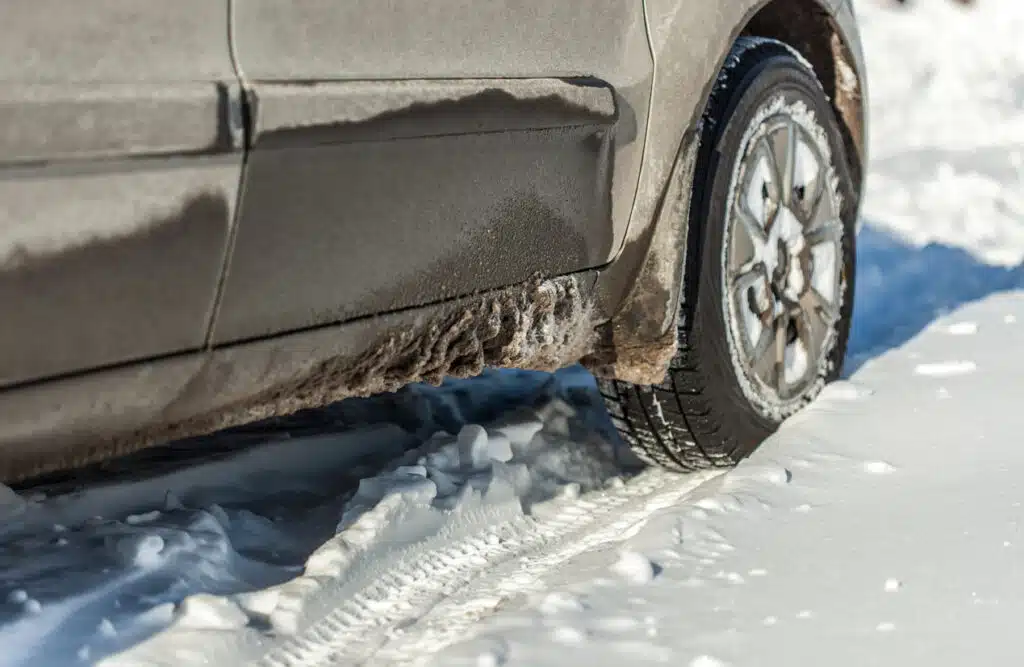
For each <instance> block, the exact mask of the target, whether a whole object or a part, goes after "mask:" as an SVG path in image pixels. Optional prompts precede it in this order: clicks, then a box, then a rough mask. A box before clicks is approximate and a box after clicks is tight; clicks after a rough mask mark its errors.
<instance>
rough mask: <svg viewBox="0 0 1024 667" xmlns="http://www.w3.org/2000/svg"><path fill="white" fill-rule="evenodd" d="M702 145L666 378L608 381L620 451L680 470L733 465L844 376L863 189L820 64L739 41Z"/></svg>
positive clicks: (604, 388)
mask: <svg viewBox="0 0 1024 667" xmlns="http://www.w3.org/2000/svg"><path fill="white" fill-rule="evenodd" d="M790 137H793V139H790ZM700 142H701V143H700V149H699V153H698V160H697V169H696V171H695V172H694V173H695V177H694V185H693V193H692V195H693V196H692V198H691V208H690V213H689V223H688V224H689V236H688V249H687V261H686V264H687V265H686V267H685V272H684V276H685V281H684V288H683V290H682V296H681V303H680V307H679V317H678V349H677V352H676V355H675V357H674V358H673V360H672V362H671V364H670V367H669V371H668V374H667V376H666V378H665V380H664V381H663V382H662V383H661V384H658V385H654V386H649V385H636V384H632V383H628V382H622V381H618V380H600V381H599V387H600V390H601V394H602V395H603V397H604V399H605V404H606V405H607V407H608V410H609V413H610V415H611V417H612V421H613V422H614V424H615V426H616V429H617V430H618V432H619V433H620V434H621V436H622V437H623V439H624V440H625V441H626V442H627V443H628V444H629V445H630V446H631V448H632V449H633V450H634V451H635V452H636V453H637V454H638V455H639V456H640V457H641V458H642V459H644V460H645V461H647V462H648V463H652V464H656V465H659V466H663V467H666V468H670V469H673V470H678V471H692V470H696V469H702V468H708V467H714V466H729V465H733V464H735V463H736V462H738V461H739V460H741V459H742V458H744V457H746V456H748V455H749V454H750V453H752V452H753V451H754V450H755V449H756V447H757V446H758V445H759V444H760V443H761V442H762V441H763V440H764V439H765V438H766V437H767V436H769V435H770V434H771V433H773V432H774V431H775V430H776V429H777V428H778V426H779V424H780V423H781V422H782V421H783V420H784V419H785V418H786V417H788V416H790V415H791V414H793V413H795V412H796V411H797V410H799V409H800V408H801V407H803V406H804V405H806V404H807V403H809V402H810V401H812V400H813V399H814V398H815V397H816V396H817V395H818V393H819V392H820V391H821V389H822V387H823V386H824V385H825V384H826V383H827V382H829V381H831V380H834V379H836V378H837V377H838V376H839V374H840V372H841V370H842V363H843V358H844V356H845V352H846V345H847V339H848V336H849V330H850V320H851V316H852V312H853V291H854V268H855V224H856V216H857V203H856V202H857V199H856V197H857V190H856V187H855V183H854V182H853V180H852V177H851V174H850V170H849V165H848V163H847V159H846V155H845V152H844V145H843V141H842V138H841V134H840V130H839V125H838V122H837V120H836V117H835V113H834V111H833V110H832V107H831V106H830V104H829V102H828V100H827V99H826V96H825V93H824V90H823V89H822V86H821V84H820V83H819V81H818V79H817V78H816V77H815V75H814V72H813V70H812V69H811V67H810V66H809V65H808V64H807V62H806V61H805V60H804V59H803V58H801V57H800V56H799V55H798V54H797V53H796V52H795V51H793V50H792V49H791V48H790V47H788V46H786V45H785V44H783V43H781V42H778V41H775V40H769V39H763V38H741V39H740V40H738V41H737V43H736V44H735V46H734V47H733V50H732V52H731V54H730V56H729V58H728V59H727V60H726V65H725V67H724V69H723V71H722V72H721V74H720V75H719V79H718V81H717V83H716V85H715V87H714V90H713V92H712V94H711V97H710V99H709V101H708V104H707V107H706V110H705V113H704V118H703V123H702V127H701V135H700ZM777 155H781V156H782V158H779V157H776V156H777ZM808 155H809V156H810V157H809V158H808V157H807V156H808ZM778 163H783V164H785V165H786V168H783V169H777V170H775V171H772V167H773V166H774V165H775V164H778ZM789 165H793V167H791V168H790V167H789ZM808 165H810V167H808ZM815 170H817V171H815ZM780 174H781V175H780ZM786 174H790V176H789V180H788V181H787V180H786V178H787V177H786ZM811 174H814V175H813V176H812V175H811ZM787 185H789V186H790V187H788V188H787V187H786V186H787ZM758 202H760V203H758ZM751 220H753V221H754V222H753V223H750V222H749V221H751ZM743 221H748V222H747V224H743ZM794 221H795V223H796V226H794ZM798 237H799V238H798ZM800 239H802V240H800ZM808 258H810V259H808ZM765 336H768V337H769V338H770V342H769V343H768V345H769V346H770V349H769V350H767V351H766V348H765V342H764V341H765V340H766V339H765ZM766 355H767V356H766Z"/></svg>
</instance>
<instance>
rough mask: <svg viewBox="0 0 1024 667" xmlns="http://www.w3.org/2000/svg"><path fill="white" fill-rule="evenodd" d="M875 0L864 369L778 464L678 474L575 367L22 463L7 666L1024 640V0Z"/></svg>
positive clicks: (916, 649)
mask: <svg viewBox="0 0 1024 667" xmlns="http://www.w3.org/2000/svg"><path fill="white" fill-rule="evenodd" d="M856 6H857V9H858V12H859V14H860V17H861V21H862V30H863V33H864V40H865V50H866V52H867V55H868V59H869V68H870V72H869V74H870V78H871V81H870V83H871V90H872V95H873V99H872V105H873V108H872V110H871V111H872V135H871V150H872V157H873V163H872V167H871V169H872V171H871V175H870V178H869V185H868V190H869V191H868V195H867V204H866V207H865V211H864V215H865V221H866V225H865V228H864V230H863V232H862V236H861V237H860V249H859V255H860V257H859V262H860V264H859V285H858V295H857V299H858V302H857V314H856V321H855V330H854V334H853V337H852V349H851V357H850V376H849V378H848V380H846V381H844V382H841V383H837V384H835V385H832V386H831V387H829V388H828V389H827V390H826V392H825V395H824V396H823V397H822V398H821V399H820V400H819V401H817V402H816V403H815V404H814V405H813V406H811V408H809V409H808V410H807V411H805V412H803V413H801V414H799V415H798V416H796V417H795V418H793V419H791V420H790V421H788V422H787V423H786V424H785V425H784V426H783V428H782V429H781V430H780V432H779V433H778V434H777V435H776V436H774V437H773V438H771V439H770V440H769V441H768V442H766V443H765V444H764V446H763V447H762V448H761V449H760V450H759V451H758V452H757V453H756V454H755V455H754V456H753V457H752V458H750V459H749V460H747V461H745V462H744V463H743V464H741V465H740V466H739V467H738V468H737V469H735V470H733V471H729V472H722V471H718V472H714V473H707V474H701V475H692V476H674V475H670V474H666V473H662V472H659V471H656V470H645V469H643V468H641V467H639V466H638V465H637V464H636V462H635V461H634V460H633V459H632V457H630V456H629V455H628V453H626V452H623V451H621V450H620V449H619V448H617V447H616V446H615V445H614V444H612V442H613V440H612V438H611V437H610V434H609V432H608V422H607V417H606V416H605V415H604V413H603V408H601V406H600V404H599V402H598V401H597V400H596V396H595V392H594V390H593V385H592V380H591V379H590V378H589V376H587V375H586V374H585V373H583V372H581V371H579V370H578V369H570V370H568V371H566V372H563V373H560V374H559V375H558V376H556V377H554V378H552V377H549V376H544V375H540V374H531V373H490V374H487V375H486V376H485V377H483V378H481V379H478V380H473V381H465V382H454V383H450V384H448V385H446V386H445V387H443V388H442V389H440V390H430V389H421V388H416V389H414V390H412V391H409V392H407V394H406V395H405V396H404V397H403V398H402V399H401V400H400V401H398V402H396V401H393V400H389V401H380V400H377V401H375V400H364V401H350V402H346V403H345V404H343V405H340V406H335V407H334V408H332V410H327V411H323V412H322V413H320V414H319V416H318V420H319V421H318V423H317V424H315V425H314V429H313V430H316V431H320V432H322V433H330V430H331V429H330V423H331V422H332V420H335V419H337V420H339V421H345V422H348V423H351V422H352V421H359V420H361V419H363V418H370V420H374V421H380V420H381V418H382V417H386V420H385V423H381V424H378V425H374V426H366V427H362V428H357V429H350V430H347V431H345V432H343V433H335V434H322V435H308V434H307V432H306V429H305V428H302V427H301V425H297V426H295V427H294V428H293V430H292V432H291V434H290V437H286V436H285V435H282V436H281V437H279V438H277V439H275V440H273V441H271V442H267V443H264V444H259V445H255V446H254V445H253V444H252V440H253V435H252V434H250V433H245V432H238V433H234V434H222V435H219V436H216V437H215V439H216V442H213V443H211V442H210V441H209V439H205V440H198V441H191V442H183V443H177V444H175V445H174V446H173V447H172V448H170V449H157V450H151V451H148V452H143V453H140V454H139V455H137V456H135V457H134V458H133V460H131V461H130V462H123V463H118V464H116V465H111V466H108V467H107V468H106V469H105V470H103V471H102V474H103V476H104V477H103V479H99V478H95V479H92V478H88V477H86V478H81V477H79V478H76V479H70V480H64V481H58V480H55V481H54V482H53V483H52V484H50V485H49V486H46V487H34V488H32V489H26V490H21V491H19V492H17V493H16V492H14V491H10V490H7V489H4V488H3V487H0V573H2V576H0V666H4V667H6V666H8V665H10V666H14V665H18V666H23V665H32V666H35V665H44V666H46V665H66V664H104V665H168V666H170V665H175V666H178V665H181V666H188V665H225V666H228V665H235V664H250V663H258V664H263V665H275V666H282V667H284V666H288V667H290V666H296V667H297V666H299V665H302V666H311V665H346V664H369V665H386V664H411V663H418V664H428V665H445V666H447V665H480V666H485V665H503V664H509V665H513V664H518V665H546V664H552V665H567V664H569V665H573V664H588V665H634V664H646V663H669V664H674V665H692V666H694V667H715V666H721V665H778V666H781V665H818V664H823V663H824V664H829V665H858V666H859V665H864V664H893V665H908V664H929V665H934V666H936V667H939V666H944V665H962V664H966V663H968V661H970V662H979V663H983V664H1017V661H1019V660H1020V659H1021V658H1024V640H1021V639H1020V638H1019V637H1018V636H1017V635H1016V624H1017V619H1018V618H1021V617H1024V555H1022V550H1024V534H1022V527H1021V523H1022V522H1024V506H1022V504H1024V476H1021V475H1019V474H1018V472H1017V471H1018V469H1022V470H1024V447H1022V446H1021V445H1022V444H1024V443H1022V442H1021V440H1022V439H1024V436H1021V435H1020V434H1021V433H1024V410H1021V409H1020V408H1019V400H1018V395H1019V394H1020V393H1021V392H1024V357H1022V355H1020V354H1018V353H1017V351H1018V350H1019V349H1024V272H1022V269H1021V268H1020V266H1021V262H1022V261H1024V219H1022V217H1024V194H1022V188H1021V180H1022V177H1024V158H1022V151H1024V48H1022V47H1019V46H1017V45H1016V44H1017V43H1018V39H1017V38H1018V36H1019V35H1020V34H1021V32H1024V4H1022V3H1021V2H1020V0H981V2H980V4H979V5H978V6H977V8H976V9H974V10H971V11H965V10H963V9H961V8H959V6H958V5H955V4H954V3H951V2H946V1H945V0H942V1H940V0H918V1H917V3H916V7H915V8H914V11H912V12H907V11H897V10H893V9H892V7H891V4H889V3H886V4H885V5H883V4H882V3H881V2H878V3H875V2H872V1H871V0H858V3H857V5H856ZM1018 290H1022V291H1018ZM477 424H481V425H477ZM400 425H402V426H405V428H402V426H400ZM435 431H442V433H440V434H438V435H432V434H433V433H434V432H435ZM449 434H451V435H449ZM211 445H212V446H213V448H215V449H216V450H217V451H218V452H220V455H219V456H217V457H216V458H212V459H211V458H210V457H209V455H208V452H209V451H210V449H211ZM190 456H194V457H196V458H197V459H201V460H199V462H196V461H193V462H192V463H191V464H189V465H183V464H182V460H183V459H184V460H188V459H189V457H190Z"/></svg>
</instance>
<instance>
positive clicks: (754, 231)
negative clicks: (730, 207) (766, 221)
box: [736, 206, 768, 254]
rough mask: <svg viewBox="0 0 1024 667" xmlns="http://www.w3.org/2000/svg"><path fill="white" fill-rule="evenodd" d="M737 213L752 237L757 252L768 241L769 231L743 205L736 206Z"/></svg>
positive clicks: (745, 229) (744, 228) (751, 240)
mask: <svg viewBox="0 0 1024 667" xmlns="http://www.w3.org/2000/svg"><path fill="white" fill-rule="evenodd" d="M736 214H737V217H738V218H739V219H740V223H742V225H741V226H742V227H743V230H744V231H745V232H746V233H747V236H749V237H750V242H751V243H753V244H754V252H755V254H757V252H758V251H760V250H761V249H762V248H764V245H765V244H766V243H767V242H768V234H767V232H765V230H764V227H762V226H761V223H759V222H758V221H757V220H756V219H754V216H753V215H752V214H751V213H750V212H749V211H747V210H746V209H745V208H744V207H743V206H737V207H736Z"/></svg>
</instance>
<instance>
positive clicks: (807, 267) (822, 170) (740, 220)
mask: <svg viewBox="0 0 1024 667" xmlns="http://www.w3.org/2000/svg"><path fill="white" fill-rule="evenodd" d="M731 186H732V187H731V189H730V193H731V194H730V201H729V210H728V214H727V227H726V230H727V233H726V239H725V240H726V242H725V244H724V248H723V255H724V256H723V260H724V261H723V263H724V269H725V271H724V283H725V284H724V286H723V287H724V288H725V292H724V293H725V295H726V298H725V299H723V303H724V305H725V306H726V313H725V314H726V321H727V322H728V327H727V328H728V329H729V334H730V335H729V337H730V339H731V341H730V342H731V346H732V351H733V361H734V364H735V365H736V366H737V367H738V368H737V369H736V370H737V371H738V372H739V374H740V375H741V376H742V377H741V379H742V380H743V382H742V384H743V385H744V389H745V391H746V393H748V398H751V399H753V402H754V403H755V404H756V405H759V406H760V407H762V408H763V409H764V410H765V411H766V412H767V413H769V414H770V415H771V416H785V413H788V412H790V410H789V409H787V406H788V405H790V404H793V403H802V402H804V401H805V400H806V399H807V398H809V397H811V396H813V394H815V393H816V389H817V388H818V387H820V384H821V383H822V382H823V380H822V377H823V376H824V374H825V373H824V370H827V368H828V363H829V359H828V358H829V353H830V351H831V349H832V347H833V346H834V341H835V334H836V326H837V323H838V321H839V318H840V310H841V305H842V298H843V289H842V279H841V264H842V257H843V255H842V241H843V233H844V225H843V222H842V220H841V218H840V211H841V200H840V197H839V194H838V193H837V190H836V179H835V175H834V170H833V168H832V164H831V155H830V150H829V147H828V143H827V140H826V139H825V136H824V132H823V131H822V130H821V128H820V126H818V124H817V122H816V121H815V119H814V116H813V114H812V113H811V112H809V111H808V110H807V108H806V106H804V105H803V104H802V103H795V104H792V105H789V106H787V105H786V104H785V103H784V101H783V100H782V98H779V99H778V100H776V102H775V103H774V104H770V105H768V106H767V107H766V108H764V109H763V110H762V113H760V114H758V116H757V117H755V119H754V121H753V122H752V123H751V125H750V128H749V130H748V132H747V134H746V136H745V140H744V142H743V143H742V144H741V153H740V159H739V160H738V161H737V164H736V169H735V172H734V174H733V182H732V184H731ZM780 412H781V413H783V414H782V415H778V413H780Z"/></svg>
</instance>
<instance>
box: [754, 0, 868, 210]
mask: <svg viewBox="0 0 1024 667" xmlns="http://www.w3.org/2000/svg"><path fill="white" fill-rule="evenodd" d="M741 34H742V35H749V36H757V37H769V38H772V39H777V40H779V41H781V42H785V43H786V44H789V45H790V46H791V47H793V48H794V49H796V50H797V51H799V52H800V54H801V55H803V57H804V58H806V59H807V61H808V62H809V63H810V64H811V66H812V67H813V68H814V73H815V74H816V75H817V76H818V80H819V81H821V84H822V86H823V87H824V88H825V93H826V94H827V95H828V97H829V101H830V102H831V104H832V107H833V108H834V109H835V111H836V117H837V118H838V119H839V121H840V122H839V125H840V129H841V131H842V134H843V143H844V145H845V148H846V157H847V161H848V162H849V165H850V169H851V172H852V173H851V176H853V182H854V183H856V184H857V188H858V192H857V196H858V197H859V196H860V191H859V190H860V187H861V185H862V183H863V181H862V178H863V175H864V171H863V156H864V115H863V114H864V109H863V103H862V98H861V94H860V90H861V86H860V81H859V80H858V77H857V72H856V69H855V68H854V67H853V62H854V59H853V56H852V54H851V53H850V49H849V46H848V45H847V44H846V42H845V41H844V40H843V37H842V35H841V34H840V32H839V27H838V25H837V24H836V22H835V19H833V18H832V17H831V16H830V15H829V14H828V12H827V11H826V10H825V9H823V8H822V7H821V6H820V5H819V4H817V3H816V2H815V1H814V0H772V1H771V2H769V3H768V4H767V5H765V6H764V7H762V8H761V9H760V10H759V11H758V12H757V13H756V14H755V15H754V16H753V17H752V18H751V19H750V22H749V23H747V25H746V27H745V28H744V29H743V32H742V33H741Z"/></svg>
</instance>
